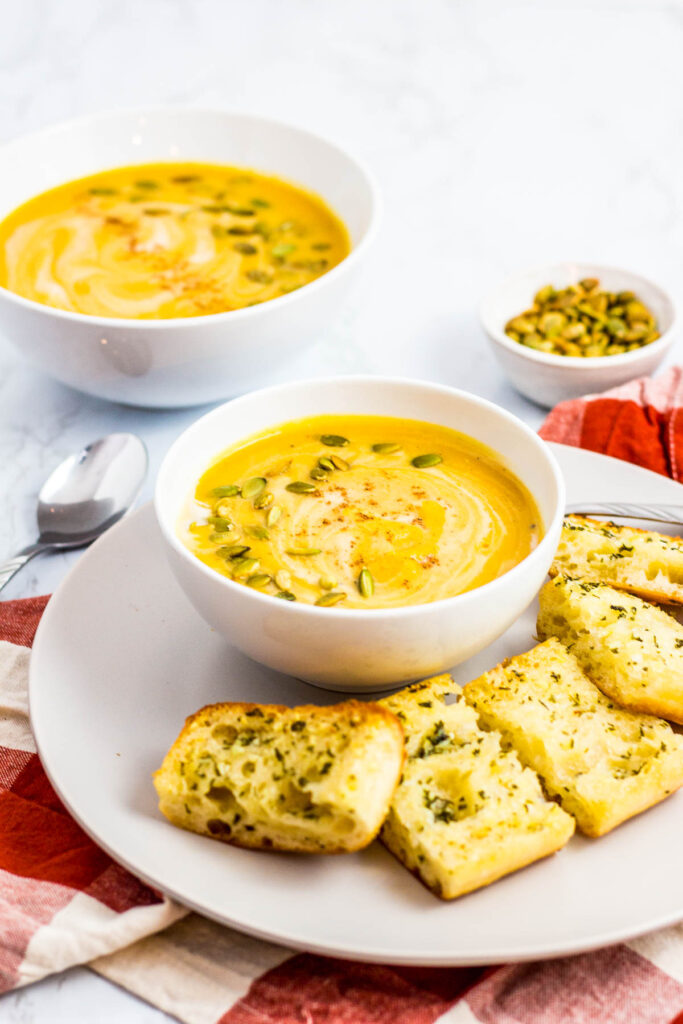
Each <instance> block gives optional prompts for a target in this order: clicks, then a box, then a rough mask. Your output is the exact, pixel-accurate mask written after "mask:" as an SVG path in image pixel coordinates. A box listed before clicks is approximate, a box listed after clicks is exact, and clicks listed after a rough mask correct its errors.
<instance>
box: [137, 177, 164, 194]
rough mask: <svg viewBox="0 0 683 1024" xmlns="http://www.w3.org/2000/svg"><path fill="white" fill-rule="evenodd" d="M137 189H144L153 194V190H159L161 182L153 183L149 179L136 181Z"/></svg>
mask: <svg viewBox="0 0 683 1024" xmlns="http://www.w3.org/2000/svg"><path fill="white" fill-rule="evenodd" d="M135 187H136V188H144V189H146V190H147V191H149V192H151V191H152V189H155V188H159V182H158V181H151V180H150V179H149V178H143V179H141V180H140V181H136V182H135Z"/></svg>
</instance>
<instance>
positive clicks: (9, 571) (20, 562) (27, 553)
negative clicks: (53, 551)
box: [0, 544, 45, 590]
mask: <svg viewBox="0 0 683 1024" xmlns="http://www.w3.org/2000/svg"><path fill="white" fill-rule="evenodd" d="M41 551H45V545H44V544H29V545H28V547H26V548H23V550H21V551H19V552H18V553H17V554H16V555H14V556H13V557H12V558H8V559H7V561H6V562H2V563H0V590H2V588H3V587H4V586H5V584H6V583H9V581H10V580H11V579H12V577H13V576H14V575H15V574H16V573H18V572H19V570H20V569H22V568H23V567H24V566H25V565H26V563H27V562H30V560H31V559H32V558H33V556H34V555H38V554H40V552H41Z"/></svg>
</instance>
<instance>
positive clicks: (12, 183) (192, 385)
mask: <svg viewBox="0 0 683 1024" xmlns="http://www.w3.org/2000/svg"><path fill="white" fill-rule="evenodd" d="M163 160H180V161H182V160H198V161H207V162H212V163H225V164H235V165H237V166H244V167H253V168H254V169H256V170H261V171H265V172H272V173H273V174H276V175H279V176H281V177H283V178H285V179H288V180H290V181H292V182H293V183H295V184H300V185H303V186H305V187H306V188H308V189H311V190H312V191H314V192H317V193H318V194H319V195H321V196H322V197H323V198H324V199H325V200H326V201H327V202H328V203H329V204H330V206H331V207H332V208H333V209H334V210H335V212H336V213H337V214H338V215H339V216H340V217H341V219H342V220H343V221H344V223H345V224H346V227H347V228H348V231H349V234H350V236H351V243H352V250H351V253H350V254H349V255H348V256H347V257H346V259H344V260H343V261H342V262H341V263H340V264H338V266H336V267H334V268H333V269H332V270H330V271H329V272H328V273H326V274H323V275H322V276H321V277H320V278H318V279H317V280H316V281H313V282H312V283H311V284H307V285H305V286H304V287H303V288H300V289H298V290H297V291H294V292H291V293H290V294H288V295H283V296H282V297H280V298H277V299H273V300H271V301H269V302H265V303H263V304H261V305H258V306H252V307H250V308H247V309H240V310H235V311H233V312H229V313H218V314H215V315H210V316H205V317H191V318H178V319H171V320H134V319H130V320H129V319H117V318H109V317H94V316H85V315H83V314H80V313H69V312H63V311H61V310H57V309H51V308H50V307H49V306H44V305H41V304H39V303H37V302H33V301H31V300H29V299H24V298H21V297H20V296H18V295H15V294H13V293H12V292H10V291H8V290H7V289H5V288H2V287H0V331H2V332H3V333H4V334H5V335H6V336H7V337H8V338H9V339H10V340H11V341H12V342H13V343H14V344H15V346H16V347H17V349H18V350H19V352H21V354H22V355H24V356H26V357H27V358H28V359H30V360H31V362H33V363H34V364H35V365H36V366H37V367H39V368H40V369H41V370H44V371H45V372H46V373H49V374H51V375H52V376H53V377H56V378H57V380H60V381H63V383H65V384H70V385H71V386H72V387H75V388H78V389H80V390H81V391H86V392H88V393H89V394H92V395H97V396H98V397H100V398H108V399H111V400H113V401H117V402H126V403H129V404H132V405H143V406H161V407H164V406H166V407H170V406H183V405H196V404H198V403H201V402H211V401H216V400H218V399H221V398H226V397H228V396H230V395H235V394H240V393H242V392H244V391H246V390H248V389H250V388H253V387H260V386H262V385H263V384H265V383H268V381H269V380H270V379H272V374H273V373H274V372H275V371H276V370H277V369H278V368H280V367H282V366H284V365H286V364H287V362H288V360H290V359H291V357H292V355H293V354H294V353H296V352H298V351H300V350H301V349H303V348H305V347H306V346H307V345H310V344H312V343H313V341H314V340H315V336H316V333H318V332H319V331H320V330H321V329H322V328H323V327H324V326H325V325H326V324H328V323H330V322H331V321H332V320H333V319H334V317H335V315H336V313H337V311H338V309H339V307H340V305H341V304H342V302H343V300H344V299H345V297H346V295H347V292H348V290H349V286H350V285H351V284H352V281H353V279H354V277H355V276H356V273H357V271H358V269H359V266H360V264H361V261H362V258H363V257H364V255H365V252H366V249H367V247H368V243H369V242H370V240H371V238H372V236H373V234H374V232H375V227H376V223H377V216H378V205H379V203H378V196H377V190H376V188H375V185H374V183H373V181H372V178H371V177H370V175H369V174H368V172H367V171H366V170H365V169H364V168H363V167H362V166H361V165H360V164H359V163H358V162H357V161H356V160H354V159H353V158H352V157H351V156H349V155H348V154H347V153H345V152H343V150H341V149H339V148H338V147H337V146H335V145H332V143H330V142H327V141H325V140H324V139H322V138H320V137H319V136H317V135H313V134H311V133H310V132H306V131H302V130H301V129H299V128H293V127H290V126H289V125H285V124H281V123H279V122H277V121H270V120H267V119H265V118H261V117H251V116H248V115H243V114H231V113H226V112H221V111H212V110H193V109H190V108H176V109H168V108H166V109H156V110H139V111H124V112H117V113H108V114H100V115H96V116H93V117H85V118H82V119H80V120H78V121H71V122H69V123H67V124H63V125H59V126H57V127H54V128H50V129H48V130H46V131H42V132H39V133H38V134H36V135H30V136H27V137H25V138H22V139H19V140H17V141H16V142H12V143H10V144H9V145H7V146H5V147H3V148H2V149H0V219H2V218H3V217H5V216H7V214H9V213H10V212H11V211H12V210H14V209H15V208H16V207H17V206H18V205H19V204H20V203H23V202H25V201H26V200H27V199H30V198H31V197H32V196H34V195H36V194H37V193H40V192H42V191H44V190H45V189H48V188H51V187H52V186H54V185H58V184H60V183H62V182H65V181H69V180H70V179H73V178H79V177H82V176H84V175H88V174H92V173H95V172H96V171H101V170H105V169H107V168H110V167H117V166H123V165H126V164H139V163H145V162H148V161H163Z"/></svg>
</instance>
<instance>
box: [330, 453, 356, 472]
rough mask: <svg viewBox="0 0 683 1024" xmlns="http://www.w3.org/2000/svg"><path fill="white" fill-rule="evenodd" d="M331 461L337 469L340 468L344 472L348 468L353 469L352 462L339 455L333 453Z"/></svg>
mask: <svg viewBox="0 0 683 1024" xmlns="http://www.w3.org/2000/svg"><path fill="white" fill-rule="evenodd" d="M330 461H331V463H332V465H333V466H334V468H335V469H340V470H341V471H342V472H346V470H347V469H351V464H350V463H348V462H347V461H346V459H342V458H341V456H339V455H331V456H330Z"/></svg>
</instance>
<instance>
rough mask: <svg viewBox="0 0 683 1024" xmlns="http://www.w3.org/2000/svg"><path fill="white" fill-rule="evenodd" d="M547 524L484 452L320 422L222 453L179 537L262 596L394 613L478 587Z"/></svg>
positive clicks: (423, 435)
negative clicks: (409, 606) (381, 609)
mask: <svg viewBox="0 0 683 1024" xmlns="http://www.w3.org/2000/svg"><path fill="white" fill-rule="evenodd" d="M542 533H543V528H542V523H541V519H540V516H539V512H538V509H537V508H536V505H535V503H534V500H533V498H532V497H531V495H530V493H529V492H528V491H527V489H526V488H525V487H524V485H523V484H522V483H521V482H520V481H519V480H518V479H517V477H516V476H514V474H513V473H512V472H510V470H509V469H507V468H506V467H505V466H504V465H503V463H502V461H501V459H500V458H499V457H498V456H497V455H496V454H495V453H494V452H493V451H491V450H490V449H489V448H487V447H485V446H484V445H482V444H480V443H479V442H478V441H475V440H473V439H472V438H470V437H467V436H465V435H464V434H460V433H457V432H456V431H454V430H449V429H448V428H446V427H440V426H435V425H434V424H431V423H424V422H421V421H417V420H403V419H394V418H390V417H384V416H348V415H345V416H320V417H313V418H311V419H305V420H299V421H296V422H291V423H285V424H283V425H282V426H279V427H275V428H273V429H272V430H269V431H267V432H265V433H263V434H260V435H258V436H256V437H251V438H248V439H247V440H245V441H243V442H242V443H241V444H239V445H237V446H235V447H234V448H231V449H230V450H229V451H227V452H226V453H225V454H224V455H223V456H222V457H221V458H220V459H219V460H218V461H217V462H215V463H214V464H213V465H212V466H211V467H210V468H209V469H208V470H207V471H206V472H205V473H204V475H203V476H202V477H201V479H200V481H199V483H198V485H197V489H196V492H195V494H194V495H193V496H192V498H191V499H189V502H188V506H187V508H186V509H185V510H184V512H183V516H182V518H181V522H180V523H179V535H180V537H181V539H182V541H183V543H185V544H186V545H187V547H188V548H189V549H190V550H191V551H192V552H194V554H195V555H196V556H197V557H198V558H200V559H201V560H202V561H203V562H204V563H205V564H206V565H208V566H210V567H211V568H212V569H215V570H216V571H217V572H220V573H222V574H223V575H225V576H228V577H230V578H232V579H234V580H236V581H237V582H239V583H244V584H246V585H248V586H252V587H255V588H257V589H259V590H261V591H262V592H263V593H264V594H271V595H273V596H275V597H280V598H284V599H287V600H296V601H303V602H306V603H309V604H318V605H321V606H323V607H334V606H338V607H340V608H398V607H401V606H403V605H412V604H425V603H427V602H430V601H438V600H440V599H442V598H445V597H452V596H454V595H455V594H461V593H463V592H464V591H466V590H472V589H473V588H475V587H479V586H481V585H482V584H484V583H487V582H489V581H490V580H493V579H495V578H496V577H498V576H500V575H502V574H503V573H504V572H506V571H507V570H508V569H511V568H512V567H513V566H515V565H517V564H518V562H520V561H521V560H522V559H523V558H524V557H525V556H526V555H528V554H529V552H530V551H531V550H532V549H533V548H534V547H535V546H536V544H537V543H538V541H539V539H540V537H541V536H542Z"/></svg>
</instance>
